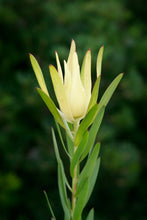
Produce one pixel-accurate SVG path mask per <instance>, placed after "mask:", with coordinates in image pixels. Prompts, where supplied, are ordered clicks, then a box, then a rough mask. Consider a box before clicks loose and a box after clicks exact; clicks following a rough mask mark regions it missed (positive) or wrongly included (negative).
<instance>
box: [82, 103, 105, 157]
mask: <svg viewBox="0 0 147 220" xmlns="http://www.w3.org/2000/svg"><path fill="white" fill-rule="evenodd" d="M104 111H105V108H104V107H102V108H101V110H100V111H99V112H98V114H97V116H96V118H95V120H94V123H93V125H92V126H91V128H90V130H89V138H88V142H87V145H86V148H85V151H84V153H83V155H82V158H81V160H83V159H84V158H85V157H86V156H87V154H88V153H89V151H90V149H92V147H93V144H94V142H95V138H96V135H97V133H98V130H99V128H100V125H101V122H102V119H103V116H104Z"/></svg>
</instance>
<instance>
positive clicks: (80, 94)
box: [70, 52, 86, 118]
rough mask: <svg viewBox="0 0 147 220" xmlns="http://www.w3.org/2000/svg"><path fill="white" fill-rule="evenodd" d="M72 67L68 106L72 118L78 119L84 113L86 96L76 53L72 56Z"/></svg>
mask: <svg viewBox="0 0 147 220" xmlns="http://www.w3.org/2000/svg"><path fill="white" fill-rule="evenodd" d="M73 66H74V68H73V75H72V88H71V97H70V106H71V111H72V115H73V117H74V118H80V117H82V116H84V114H85V111H86V106H85V102H86V94H85V90H84V87H83V85H82V82H81V78H80V67H79V63H78V57H77V53H76V52H74V55H73Z"/></svg>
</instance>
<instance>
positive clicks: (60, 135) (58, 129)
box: [55, 120, 71, 158]
mask: <svg viewBox="0 0 147 220" xmlns="http://www.w3.org/2000/svg"><path fill="white" fill-rule="evenodd" d="M55 124H56V127H57V131H58V134H59V137H60V140H61V143H62V146H63V148H64V150H65V153H66V154H67V155H68V157H69V158H71V156H70V155H69V153H68V152H67V149H66V147H65V144H64V141H63V138H62V134H61V130H60V127H59V125H58V123H57V122H56V120H55Z"/></svg>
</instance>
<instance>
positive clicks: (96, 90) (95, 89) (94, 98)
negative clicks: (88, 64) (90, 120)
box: [87, 75, 101, 112]
mask: <svg viewBox="0 0 147 220" xmlns="http://www.w3.org/2000/svg"><path fill="white" fill-rule="evenodd" d="M100 78H101V75H100V76H99V77H98V78H97V80H96V82H95V84H94V87H93V90H92V94H91V98H90V102H89V106H88V110H87V112H89V110H90V109H91V108H92V107H93V106H94V105H95V104H96V103H97V99H98V93H99V85H100Z"/></svg>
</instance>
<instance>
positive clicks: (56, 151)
mask: <svg viewBox="0 0 147 220" xmlns="http://www.w3.org/2000/svg"><path fill="white" fill-rule="evenodd" d="M51 131H52V137H53V144H54V150H55V155H56V159H57V163H59V161H61V158H60V154H59V149H58V145H57V141H56V137H55V132H54V129H53V128H51ZM60 163H61V166H62V174H63V176H64V179H65V183H66V185H67V187H68V188H69V190H70V191H72V190H71V187H70V185H69V183H68V180H67V178H66V175H65V172H64V167H63V164H62V161H61V162H60Z"/></svg>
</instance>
